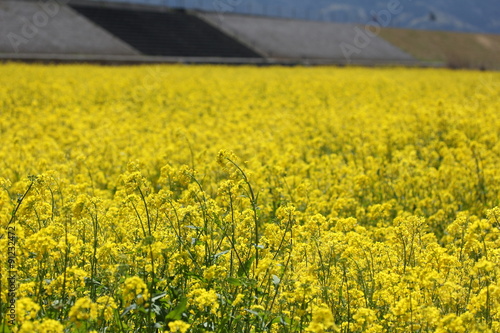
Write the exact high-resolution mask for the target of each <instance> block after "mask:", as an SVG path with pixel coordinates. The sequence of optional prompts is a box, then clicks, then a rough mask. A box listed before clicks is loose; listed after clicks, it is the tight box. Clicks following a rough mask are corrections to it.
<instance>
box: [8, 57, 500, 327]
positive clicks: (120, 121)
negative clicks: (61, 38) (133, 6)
mask: <svg viewBox="0 0 500 333" xmlns="http://www.w3.org/2000/svg"><path fill="white" fill-rule="evenodd" d="M499 136H500V74H499V73H487V72H473V71H468V72H465V71H464V72H458V71H448V70H444V69H400V68H383V69H362V68H326V67H315V68H302V67H297V68H282V67H268V68H256V67H245V66H242V67H223V66H181V65H175V66H174V65H170V66H137V67H98V66H84V65H81V66H77V65H71V66H52V65H46V66H42V65H20V64H3V65H1V66H0V222H1V223H0V238H1V239H0V258H1V265H2V267H1V289H0V295H1V297H0V300H1V303H0V313H1V316H2V317H1V322H0V332H26V333H32V332H46V333H48V332H51V333H56V332H221V333H222V332H273V333H274V332H283V333H285V332H286V333H288V332H318V333H319V332H346V333H347V332H352V333H354V332H369V333H376V332H391V333H392V332H435V333H465V332H467V333H473V332H477V333H479V332H488V333H497V332H500V284H499V275H500V237H499V236H500V208H498V207H497V206H499V205H500V203H499V200H500V172H499V170H500V142H499Z"/></svg>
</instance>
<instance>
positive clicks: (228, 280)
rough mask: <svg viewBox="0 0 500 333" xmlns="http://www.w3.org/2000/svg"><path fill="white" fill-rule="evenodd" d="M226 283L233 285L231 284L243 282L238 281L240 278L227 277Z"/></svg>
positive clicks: (236, 284)
mask: <svg viewBox="0 0 500 333" xmlns="http://www.w3.org/2000/svg"><path fill="white" fill-rule="evenodd" d="M227 283H229V284H231V285H233V286H241V285H242V284H243V283H242V282H241V281H240V279H237V278H233V277H230V278H227Z"/></svg>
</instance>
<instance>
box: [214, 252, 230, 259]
mask: <svg viewBox="0 0 500 333" xmlns="http://www.w3.org/2000/svg"><path fill="white" fill-rule="evenodd" d="M229 251H231V250H226V251H222V252H219V253H217V254H214V259H218V258H219V257H220V256H223V255H225V254H226V253H228V252H229Z"/></svg>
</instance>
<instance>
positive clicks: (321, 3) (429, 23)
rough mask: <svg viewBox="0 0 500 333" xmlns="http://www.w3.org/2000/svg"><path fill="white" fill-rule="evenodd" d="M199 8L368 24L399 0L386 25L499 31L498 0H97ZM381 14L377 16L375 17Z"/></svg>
mask: <svg viewBox="0 0 500 333" xmlns="http://www.w3.org/2000/svg"><path fill="white" fill-rule="evenodd" d="M96 1H125V2H139V3H147V4H161V5H166V6H170V7H186V8H200V9H203V10H207V11H217V12H219V13H221V14H224V13H228V12H233V13H249V14H257V15H269V16H280V17H294V18H300V19H309V20H323V21H333V22H343V23H347V22H350V23H361V24H363V23H364V24H367V23H369V22H371V21H374V20H379V21H381V22H384V21H383V19H384V18H383V15H379V13H380V11H383V10H385V9H387V8H388V6H391V4H399V7H398V9H400V12H399V13H398V14H396V15H391V17H390V21H389V22H388V26H391V27H399V28H411V29H425V30H449V31H462V32H481V33H495V34H500V0H273V1H269V0H96ZM378 16H380V17H378Z"/></svg>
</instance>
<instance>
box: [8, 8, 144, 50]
mask: <svg viewBox="0 0 500 333" xmlns="http://www.w3.org/2000/svg"><path fill="white" fill-rule="evenodd" d="M62 3H63V1H55V0H52V1H43V2H42V1H39V2H35V1H29V2H25V1H10V0H1V1H0V54H4V55H5V54H79V55H82V54H94V55H95V54H101V55H138V54H139V52H137V51H136V50H134V49H133V48H132V47H130V46H129V45H127V44H125V43H123V42H122V41H120V40H119V39H117V38H115V37H114V36H113V35H111V34H110V33H108V32H107V31H105V30H103V29H101V28H100V27H97V26H96V25H94V24H93V23H92V22H90V21H89V20H87V19H85V18H84V17H82V16H81V15H78V14H77V13H75V12H74V11H73V10H71V9H70V8H69V7H68V6H65V5H63V4H62ZM44 4H45V5H44Z"/></svg>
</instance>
